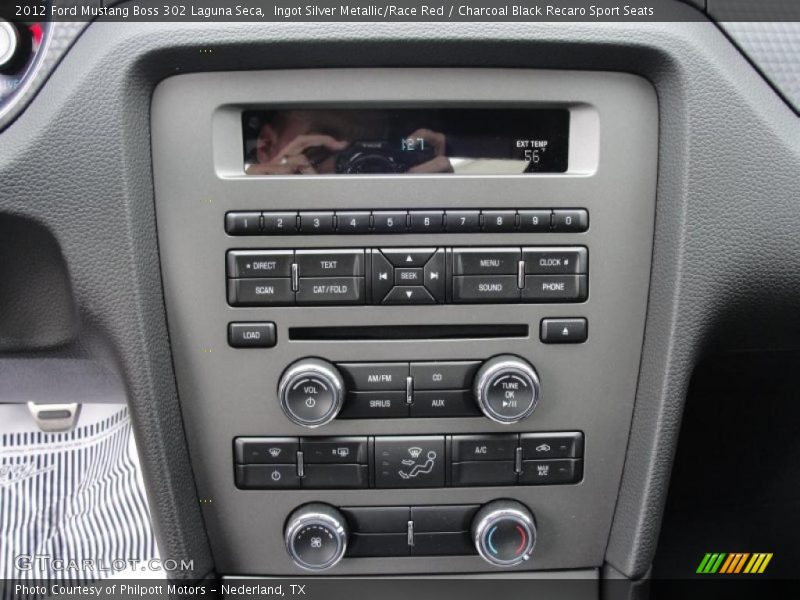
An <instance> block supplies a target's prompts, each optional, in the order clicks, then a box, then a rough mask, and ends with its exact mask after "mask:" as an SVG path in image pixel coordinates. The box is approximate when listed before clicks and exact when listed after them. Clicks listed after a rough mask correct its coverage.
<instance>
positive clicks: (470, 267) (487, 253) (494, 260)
mask: <svg viewBox="0 0 800 600" xmlns="http://www.w3.org/2000/svg"><path fill="white" fill-rule="evenodd" d="M519 260H520V253H519V248H453V273H454V274H455V275H514V274H516V273H517V269H518V268H519Z"/></svg>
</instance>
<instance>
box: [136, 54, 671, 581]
mask: <svg viewBox="0 0 800 600" xmlns="http://www.w3.org/2000/svg"><path fill="white" fill-rule="evenodd" d="M482 111H483V112H482ZM387 115H389V116H387ZM384 117H385V118H387V119H388V118H389V117H391V119H394V121H392V123H395V124H396V123H397V122H400V121H403V119H405V120H406V121H408V122H409V123H411V122H413V121H414V119H423V121H424V119H429V121H424V123H423V124H424V125H426V127H424V128H419V129H417V130H416V131H410V130H409V129H410V126H406V125H403V126H404V127H406V129H403V130H402V133H403V136H402V138H398V139H395V138H393V137H392V135H393V134H392V133H391V131H392V128H391V127H389V128H388V129H387V128H385V127H384V128H383V129H381V127H383V126H384V125H385V123H384V122H383V121H380V119H383V118H384ZM370 119H373V120H374V119H378V121H370ZM391 119H390V120H391ZM398 120H399V121H398ZM423 121H420V122H423ZM309 122H316V123H325V126H326V128H325V129H324V132H322V133H321V131H323V130H320V131H319V132H317V131H314V132H310V133H309V132H308V131H306V130H304V133H302V134H301V135H302V136H306V137H301V138H295V139H294V140H292V141H289V142H286V140H284V139H282V138H281V136H284V135H286V134H287V132H289V131H292V130H293V128H294V129H297V128H298V127H300V126H301V125H302V124H303V123H305V124H306V125H307V124H308V123H309ZM343 123H347V126H348V127H349V128H350V129H347V132H348V133H347V142H346V143H345V142H342V141H341V140H340V139H339V138H340V137H342V136H343V135H345V134H344V133H341V132H339V134H337V133H335V132H334V130H335V129H336V127H337V126H341V125H342V124H343ZM365 123H367V124H365ZM370 123H372V124H371V125H370ZM376 123H377V125H376ZM403 123H405V121H403ZM368 125H369V126H368ZM152 127H153V130H152V140H153V164H154V172H155V191H156V210H157V218H158V235H159V247H160V252H161V268H162V272H163V279H164V289H165V300H166V306H167V316H168V324H169V331H170V336H171V340H170V341H171V344H172V349H173V356H174V361H175V370H176V374H177V380H178V389H179V393H180V398H181V405H182V410H183V416H184V423H185V428H186V433H187V437H188V440H189V445H190V451H191V458H192V463H193V468H194V471H195V476H196V481H197V485H198V493H199V495H200V498H201V506H202V508H203V511H204V517H205V522H206V525H207V527H208V531H209V537H210V540H211V544H212V548H213V550H214V554H215V558H216V560H217V562H218V565H217V566H218V569H219V571H220V572H221V573H223V574H228V575H297V574H303V573H309V572H310V571H320V572H324V573H326V574H331V575H339V574H341V575H358V574H363V575H372V574H376V575H377V574H384V575H390V574H409V573H416V574H420V573H431V574H435V573H440V574H444V573H483V572H503V571H506V570H510V571H544V570H563V569H587V568H596V567H599V566H600V565H601V564H602V563H603V555H604V551H605V548H606V545H607V541H608V534H609V529H610V526H611V519H612V516H613V511H614V507H615V504H616V501H617V490H618V488H619V485H620V477H621V472H622V466H623V460H624V456H625V448H626V445H627V441H628V436H629V433H630V432H629V429H630V423H631V416H632V411H633V402H634V395H635V390H636V384H637V376H638V370H639V362H640V358H641V356H640V353H641V348H642V343H643V337H644V321H645V311H646V301H647V294H648V285H649V277H650V256H651V251H652V235H653V224H654V209H655V177H656V149H657V138H658V113H657V103H656V98H655V94H654V92H653V89H652V88H651V86H650V85H649V84H647V83H646V82H645V81H644V80H642V79H639V78H637V77H634V76H630V75H624V74H619V73H589V72H577V71H573V72H566V71H564V72H559V71H547V72H545V71H525V70H503V69H475V70H471V69H459V70H447V69H440V70H406V69H397V70H391V69H386V70H326V71H270V72H241V73H206V74H191V75H179V76H176V77H172V78H170V79H167V80H165V81H164V82H163V83H162V84H161V85H159V87H158V88H157V90H156V92H155V96H154V98H153V105H152ZM437 127H438V129H437ZM520 128H522V129H524V132H522V129H520ZM525 128H527V129H525ZM395 129H397V127H395ZM380 131H384V132H386V131H389V133H387V134H386V136H385V137H379V136H377V134H376V132H380ZM332 132H334V133H332ZM516 132H522V133H519V135H516ZM493 134H496V135H493ZM509 135H512V137H511V138H508V136H509ZM308 136H313V139H312V138H310V137H308ZM326 136H327V137H326ZM504 136H505V137H504ZM514 136H515V137H514ZM509 140H511V143H508V142H509ZM312 142H313V144H316V145H315V146H314V148H313V151H312V148H311V147H305V146H303V147H304V148H305V149H304V150H303V151H300V152H296V153H288V151H287V150H286V149H287V148H297V147H298V144H300V145H303V144H312ZM292 144H294V145H292ZM321 149H323V150H324V151H322V150H321ZM520 165H521V167H520Z"/></svg>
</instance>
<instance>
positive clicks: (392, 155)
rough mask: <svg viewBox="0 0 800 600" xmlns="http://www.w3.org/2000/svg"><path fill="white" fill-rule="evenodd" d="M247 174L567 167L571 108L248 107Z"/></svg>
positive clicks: (511, 171) (505, 171)
mask: <svg viewBox="0 0 800 600" xmlns="http://www.w3.org/2000/svg"><path fill="white" fill-rule="evenodd" d="M242 128H243V134H244V168H245V172H246V173H247V174H248V175H376V174H392V175H405V174H409V175H424V174H447V173H453V174H459V175H521V174H535V173H563V172H565V171H566V170H567V167H568V154H569V152H568V150H569V148H568V142H569V111H568V110H566V109H524V108H479V109H463V108H441V109H355V108H353V109H338V108H337V109H326V108H317V109H309V108H305V107H303V108H291V107H286V108H273V109H263V110H246V111H244V112H243V113H242Z"/></svg>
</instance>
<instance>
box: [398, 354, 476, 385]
mask: <svg viewBox="0 0 800 600" xmlns="http://www.w3.org/2000/svg"><path fill="white" fill-rule="evenodd" d="M479 366H480V363H479V362H478V361H474V360H471V361H452V362H446V361H442V362H412V363H411V377H413V378H414V389H419V390H462V389H466V388H470V387H472V380H473V379H474V377H475V371H477V370H478V367H479Z"/></svg>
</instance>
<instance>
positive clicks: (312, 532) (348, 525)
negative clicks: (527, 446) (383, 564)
mask: <svg viewBox="0 0 800 600" xmlns="http://www.w3.org/2000/svg"><path fill="white" fill-rule="evenodd" d="M284 537H285V542H286V549H287V551H288V553H289V556H290V557H291V558H292V560H293V561H294V562H295V563H296V564H297V565H299V566H301V567H303V568H304V569H308V570H311V571H322V570H325V569H329V568H330V567H332V566H334V565H335V564H337V563H338V562H340V561H341V560H342V559H343V558H355V557H397V556H463V555H471V554H478V555H479V556H480V557H481V558H483V559H484V560H485V561H486V562H488V563H489V564H491V565H493V566H496V567H513V566H515V565H518V564H521V563H523V562H525V561H526V560H528V559H530V558H531V556H532V555H533V550H534V547H535V545H536V537H537V528H536V522H535V520H534V516H533V514H532V513H531V511H530V510H529V509H528V507H527V506H525V505H524V504H522V503H521V502H517V501H515V500H495V501H493V502H489V503H488V504H485V505H483V506H480V505H477V504H468V505H446V506H358V507H344V508H341V509H337V508H334V507H333V506H330V505H328V504H324V503H321V502H312V503H310V504H305V505H303V506H301V507H299V508H297V509H296V510H295V511H294V512H292V514H291V515H289V518H288V520H287V522H286V526H285V530H284Z"/></svg>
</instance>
